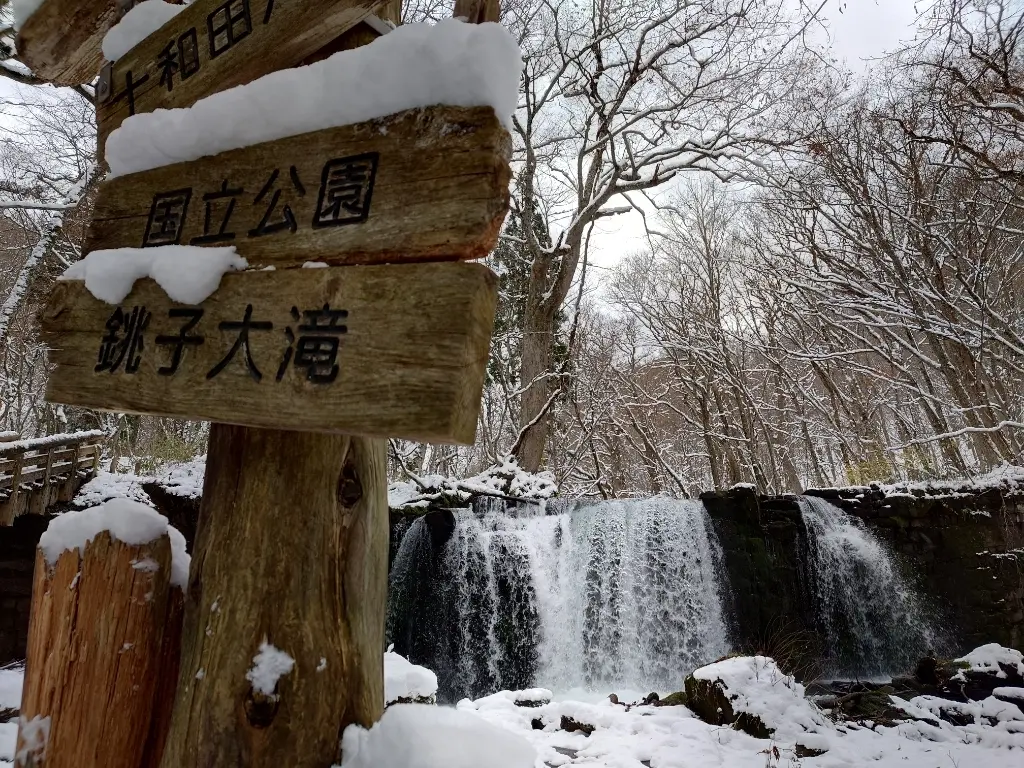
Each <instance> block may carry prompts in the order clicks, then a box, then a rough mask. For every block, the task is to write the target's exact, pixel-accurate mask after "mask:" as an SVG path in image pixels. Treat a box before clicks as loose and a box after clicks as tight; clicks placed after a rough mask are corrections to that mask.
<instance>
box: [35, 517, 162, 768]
mask: <svg viewBox="0 0 1024 768" xmlns="http://www.w3.org/2000/svg"><path fill="white" fill-rule="evenodd" d="M144 560H150V561H152V562H153V563H155V564H156V566H157V567H156V569H152V568H136V567H134V565H135V564H136V563H138V562H141V561H144ZM170 572H171V545H170V540H169V538H168V537H167V536H166V535H164V536H162V537H160V538H159V539H156V540H155V541H152V542H149V543H148V544H142V545H138V546H131V545H128V544H125V543H124V542H121V541H118V540H116V539H113V538H111V536H110V534H109V533H106V532H104V533H101V534H100V535H99V536H97V537H96V538H95V539H93V540H92V541H90V542H89V543H88V544H87V545H86V547H85V551H84V553H83V554H81V555H80V554H79V552H78V550H76V549H73V550H68V551H66V552H64V553H63V554H62V555H61V556H60V558H59V559H58V560H57V563H56V564H55V565H54V567H53V568H50V567H48V566H47V564H46V561H45V558H44V557H43V555H42V552H41V551H39V552H37V554H36V567H35V576H34V580H33V588H32V616H31V619H30V621H29V634H28V659H27V667H26V671H25V688H24V691H23V693H22V700H21V727H20V728H19V732H18V747H17V749H18V755H19V759H18V760H17V761H16V762H15V764H16V765H17V766H18V768H29V767H30V766H35V767H37V768H140V766H145V768H149V766H146V765H145V764H144V763H142V759H143V754H144V751H145V749H146V743H147V739H148V738H149V734H150V730H151V726H150V721H151V718H152V714H153V712H154V702H155V698H154V694H155V692H156V690H157V689H158V687H159V670H160V649H161V645H162V643H163V634H164V629H165V622H166V620H167V618H168V616H167V610H168V599H169V594H170V591H171V590H172V589H174V588H173V587H171V586H170ZM174 591H178V590H176V589H174ZM170 631H171V632H172V633H180V624H179V625H178V626H177V627H172V628H171V630H170ZM34 718H39V720H36V723H37V724H38V723H39V722H41V721H43V720H46V719H48V728H49V736H48V738H47V739H45V740H43V739H41V738H40V735H41V732H40V730H39V728H38V727H33V725H32V721H33V719H34Z"/></svg>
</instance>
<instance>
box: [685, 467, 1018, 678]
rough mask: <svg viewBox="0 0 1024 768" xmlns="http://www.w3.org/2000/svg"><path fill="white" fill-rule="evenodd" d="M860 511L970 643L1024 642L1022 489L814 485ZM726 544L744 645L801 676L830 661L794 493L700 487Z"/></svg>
mask: <svg viewBox="0 0 1024 768" xmlns="http://www.w3.org/2000/svg"><path fill="white" fill-rule="evenodd" d="M808 495H816V496H819V497H821V498H825V499H827V500H828V501H830V502H831V503H833V504H835V505H836V506H838V507H840V508H841V509H843V510H844V511H845V512H847V513H848V514H850V515H853V516H855V517H858V518H860V519H861V520H863V521H864V523H865V524H866V525H867V526H868V528H869V529H870V530H872V532H874V533H875V534H876V535H877V536H878V537H879V538H880V539H881V540H882V541H883V542H885V543H886V544H887V545H888V547H889V548H890V549H891V550H892V551H893V552H895V553H896V554H897V556H898V557H899V558H900V559H901V561H902V564H903V565H904V566H906V568H907V570H908V571H909V572H910V573H912V574H913V575H914V576H915V583H916V586H917V588H918V590H919V591H920V592H921V593H922V594H923V596H924V598H925V600H926V601H927V603H928V604H929V607H930V608H931V609H933V613H934V614H936V615H937V616H938V618H939V619H940V621H941V623H942V624H943V625H944V626H945V627H947V628H948V634H949V636H950V637H951V638H954V639H955V642H954V644H953V646H954V647H951V648H946V649H933V650H944V651H946V652H949V653H952V655H956V653H953V652H954V651H955V652H957V653H959V652H965V651H967V650H970V649H971V648H974V647H976V646H979V645H983V644H985V643H990V642H998V643H1000V644H1001V645H1004V646H1007V647H1011V648H1016V649H1018V650H1024V568H1022V564H1024V489H1003V490H999V489H993V490H988V491H984V492H978V491H976V490H975V491H974V492H968V490H967V489H964V490H963V491H962V492H960V495H948V494H947V495H944V496H938V495H926V494H924V493H923V492H922V493H918V494H917V495H915V494H914V493H907V494H899V495H889V496H887V495H885V494H884V493H883V492H882V490H881V488H878V487H873V488H847V489H841V490H837V489H830V490H817V491H813V490H812V491H808ZM701 500H702V501H703V502H704V504H705V506H706V508H707V510H708V513H709V515H710V516H711V519H712V520H713V522H714V525H715V530H716V532H717V533H718V537H719V540H720V542H721V546H722V551H723V566H724V568H725V571H726V576H727V580H728V582H729V583H730V585H731V590H730V591H731V598H730V605H729V606H728V607H729V609H730V618H731V622H730V624H731V627H730V628H731V630H732V634H733V640H734V643H735V645H736V646H737V647H738V649H739V650H741V651H743V652H746V653H754V652H757V653H762V654H764V655H767V656H771V657H773V658H775V659H776V660H777V661H778V662H779V663H780V665H781V666H782V667H783V668H784V669H787V670H788V671H791V672H793V673H794V674H796V676H797V677H798V678H799V679H804V680H808V679H813V678H815V677H817V676H818V675H819V674H820V673H821V671H822V670H820V669H816V668H815V666H814V664H815V660H816V659H819V658H820V657H821V656H822V651H823V649H824V648H823V647H824V644H825V643H826V640H825V636H824V634H823V633H822V630H821V627H820V626H818V624H817V622H816V616H815V611H814V595H813V587H812V586H811V585H813V583H814V582H813V574H811V573H809V572H808V562H809V558H808V552H807V543H806V542H807V538H806V537H807V533H806V529H805V527H804V524H803V521H802V518H801V514H800V507H799V499H798V498H797V497H796V496H763V495H759V494H757V493H756V491H754V489H752V488H746V487H740V488H734V489H732V490H729V491H724V492H717V493H706V494H703V495H702V496H701Z"/></svg>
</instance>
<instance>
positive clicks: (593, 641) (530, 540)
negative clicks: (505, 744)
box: [444, 498, 729, 691]
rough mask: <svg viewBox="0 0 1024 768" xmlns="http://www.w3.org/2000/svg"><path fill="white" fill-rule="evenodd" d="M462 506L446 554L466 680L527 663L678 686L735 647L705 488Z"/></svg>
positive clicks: (473, 682)
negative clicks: (697, 492)
mask: <svg viewBox="0 0 1024 768" xmlns="http://www.w3.org/2000/svg"><path fill="white" fill-rule="evenodd" d="M510 512H511V513H510ZM456 514H457V518H456V527H455V533H454V534H453V536H452V538H451V539H450V540H449V542H448V544H447V545H446V549H445V553H444V558H445V561H446V568H445V570H446V571H447V572H448V573H450V574H451V577H452V579H453V580H454V586H453V590H452V594H451V597H452V598H453V599H454V601H455V603H456V605H457V606H458V607H457V610H458V614H459V621H458V627H459V637H458V638H457V639H456V645H457V647H458V648H457V650H456V649H453V651H454V652H455V655H457V656H458V657H460V658H462V659H464V660H465V662H464V663H463V664H461V665H458V670H457V672H456V674H457V675H458V676H459V677H461V679H460V680H458V681H457V682H456V683H455V685H454V687H455V688H457V689H461V690H481V689H483V688H485V687H488V688H491V690H497V689H500V688H501V687H511V685H513V684H514V683H516V682H518V683H520V684H521V683H522V682H523V681H524V675H526V676H528V677H529V678H531V679H530V682H534V683H536V684H538V685H544V686H548V687H551V688H556V689H563V690H567V689H570V688H575V687H585V688H590V689H602V690H612V689H613V688H615V687H617V686H619V687H621V686H628V687H632V688H644V689H654V690H663V691H665V690H678V689H679V688H680V687H681V684H682V679H683V676H684V675H685V674H686V673H687V672H688V671H689V670H691V669H693V668H695V667H696V666H699V665H701V664H704V663H706V662H709V661H712V660H714V659H715V658H718V657H720V656H722V655H723V654H724V653H726V652H727V651H728V649H729V646H728V641H727V637H726V635H727V632H726V624H725V617H724V612H723V607H722V600H721V594H720V581H719V576H718V571H717V561H718V559H719V557H718V552H717V546H718V545H717V540H716V538H715V535H714V531H713V529H712V527H711V523H710V521H709V520H708V516H707V512H706V511H705V509H704V506H703V505H702V504H701V503H700V502H694V501H676V500H671V499H660V498H659V499H647V500H640V501H608V502H602V503H598V504H587V505H581V506H577V507H574V508H572V509H571V510H569V511H564V512H561V513H559V514H546V513H545V510H543V509H536V510H534V511H524V510H523V509H522V508H520V509H519V510H518V511H510V510H507V509H506V508H505V507H504V506H503V505H501V506H490V507H485V508H484V510H483V511H482V512H481V511H480V510H477V511H475V512H474V511H472V510H460V511H459V512H457V513H456ZM471 659H474V660H475V661H473V662H470V661H469V660H471ZM530 671H533V674H532V675H530V674H529V672H530Z"/></svg>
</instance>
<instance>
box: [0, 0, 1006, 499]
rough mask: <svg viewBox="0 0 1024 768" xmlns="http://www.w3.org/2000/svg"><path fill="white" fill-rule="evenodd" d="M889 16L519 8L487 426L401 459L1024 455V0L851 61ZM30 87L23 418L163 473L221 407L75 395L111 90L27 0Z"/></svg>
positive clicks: (833, 8) (726, 2)
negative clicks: (52, 60) (66, 340)
mask: <svg viewBox="0 0 1024 768" xmlns="http://www.w3.org/2000/svg"><path fill="white" fill-rule="evenodd" d="M870 2H872V0H848V2H841V1H840V0H614V1H607V0H586V1H585V2H573V1H571V0H514V1H513V2H504V3H503V4H502V5H503V17H502V23H503V24H504V25H505V26H506V27H507V28H509V29H510V30H511V31H512V32H513V34H514V35H515V36H516V37H517V38H518V40H519V42H520V45H521V47H522V50H523V53H524V59H525V69H524V76H523V81H522V84H521V93H520V106H519V110H518V111H517V114H516V117H515V123H514V131H513V141H514V162H513V167H514V173H515V177H514V180H513V184H512V212H511V214H510V216H509V218H508V220H507V222H506V227H505V231H504V232H503V235H502V238H501V242H500V244H499V247H498V248H497V249H496V250H495V251H494V253H493V254H491V256H490V257H489V259H488V263H489V264H490V266H491V267H492V268H493V269H494V270H495V271H496V272H497V273H498V275H499V277H500V283H501V294H500V301H499V309H498V316H497V320H496V326H495V334H494V340H493V343H492V350H491V358H490V361H489V366H488V379H487V384H486V389H485V393H484V400H483V407H482V413H481V417H480V423H479V427H478V430H477V441H476V444H475V445H473V446H469V447H456V446H431V445H422V444H414V443H408V442H405V441H397V440H393V441H391V450H390V454H389V459H390V467H389V470H390V472H391V474H392V476H393V477H394V478H395V479H407V478H414V479H415V478H424V477H427V476H429V475H446V476H455V477H460V476H461V477H464V476H467V475H470V474H473V473H475V472H479V471H481V470H483V469H485V468H486V467H488V466H491V465H494V464H496V463H501V462H502V460H503V459H504V457H505V456H507V455H513V456H514V457H515V458H516V459H517V461H518V462H519V464H520V465H521V466H522V467H523V468H525V469H527V470H530V471H537V470H548V471H550V472H551V473H553V475H554V478H555V480H556V482H557V483H558V484H559V486H560V487H561V488H562V492H563V493H564V494H566V495H573V496H597V497H605V498H611V497H621V496H647V495H652V494H659V493H661V494H669V495H679V496H688V495H693V494H695V493H698V492H699V491H701V490H707V489H710V488H722V487H728V486H730V485H732V484H735V483H740V482H750V483H756V484H757V485H758V486H759V487H760V488H761V489H762V490H764V491H768V492H785V491H799V490H801V489H802V488H804V487H807V486H824V485H834V484H849V483H854V484H856V483H864V482H867V481H870V480H883V481H896V480H916V479H931V478H938V477H952V476H971V475H974V474H978V473H981V472H985V471H988V470H990V469H993V468H995V467H998V466H1000V465H1002V464H1004V463H1020V462H1021V460H1022V456H1021V453H1022V450H1024V375H1022V374H1024V194H1022V191H1024V189H1022V182H1024V0H992V1H988V0H931V1H930V2H923V1H922V2H919V3H916V4H915V5H914V14H915V15H914V16H913V17H912V19H913V21H914V26H913V30H914V32H913V35H912V37H911V39H908V40H907V41H905V42H902V43H899V44H895V43H894V45H893V48H892V50H891V51H890V52H888V53H886V54H885V55H882V56H879V57H877V58H876V59H874V60H873V61H872V62H870V66H867V67H864V66H863V65H861V63H859V62H854V66H855V67H856V69H857V71H856V72H850V71H849V70H848V69H847V68H846V66H845V62H843V61H839V60H837V57H836V52H835V51H836V49H835V48H834V47H833V46H832V45H831V42H830V39H829V21H828V18H829V17H830V15H831V16H835V15H836V14H841V13H845V12H847V11H848V10H849V6H850V5H855V4H856V3H870ZM450 14H451V8H450V3H447V4H446V3H444V2H436V1H435V0H412V2H408V3H406V5H405V7H404V9H403V20H404V21H406V22H408V21H420V20H430V19H436V18H443V17H445V16H449V15H450ZM885 33H886V35H887V36H890V37H891V35H892V30H891V29H889V30H886V31H885ZM883 36H885V35H883ZM0 75H2V76H4V77H5V78H6V79H7V81H10V82H11V83H13V84H16V87H14V86H13V85H12V87H5V88H4V89H3V90H2V93H3V94H4V95H3V96H0V110H2V112H0V299H2V300H3V303H2V305H0V341H2V343H0V431H3V430H13V431H17V432H19V433H21V434H23V435H25V436H33V435H41V434H47V433H52V432H64V431H71V430H75V429H85V428H95V427H102V428H104V429H106V430H108V432H109V433H110V434H111V435H112V440H111V442H110V445H111V452H112V456H111V457H110V458H111V463H112V465H114V466H124V464H125V463H127V464H128V465H129V468H132V469H134V470H135V471H147V470H148V469H150V468H151V467H152V466H153V465H154V464H155V463H158V462H160V461H165V460H174V459H188V458H191V457H193V456H195V455H199V454H202V453H203V451H204V447H205V439H206V432H207V427H206V425H204V424H201V423H194V422H181V421H175V420H170V419H158V418H153V417H138V416H127V415H117V414H105V413H99V412H94V411H87V410H84V409H76V408H64V407H61V406H54V405H50V404H47V403H46V402H45V401H44V399H43V392H44V390H45V383H46V378H47V375H48V371H49V363H48V360H47V354H46V348H45V346H44V345H43V344H42V342H41V341H40V339H39V335H38V324H37V319H36V318H37V315H38V312H39V310H40V308H41V306H42V305H43V303H44V301H45V298H46V296H47V294H48V292H49V288H50V286H51V285H52V282H53V280H55V279H56V278H57V277H58V276H59V275H60V273H61V272H62V271H63V270H64V269H66V268H67V266H68V265H69V264H71V263H73V262H74V261H76V260H78V259H79V258H81V255H82V254H81V244H82V241H83V236H84V225H85V223H86V222H87V221H88V217H89V215H90V208H91V201H92V197H93V193H94V191H95V188H96V183H97V182H98V181H99V180H101V179H102V169H101V168H100V167H98V165H97V160H96V146H95V130H94V100H95V93H94V91H93V89H92V87H91V86H88V85H85V86H82V87H80V88H77V89H73V90H72V89H53V88H50V87H45V86H41V85H40V84H38V83H36V81H35V79H34V78H33V76H32V75H31V73H30V72H29V71H28V70H27V69H26V68H25V67H24V66H23V65H22V64H21V63H20V62H19V61H18V58H17V52H16V50H15V48H14V36H13V32H12V29H11V25H10V11H9V8H8V5H7V0H2V2H0ZM621 222H627V223H626V224H625V225H623V224H622V223H621Z"/></svg>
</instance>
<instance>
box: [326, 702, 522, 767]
mask: <svg viewBox="0 0 1024 768" xmlns="http://www.w3.org/2000/svg"><path fill="white" fill-rule="evenodd" d="M341 750H342V761H341V768H481V766H487V768H534V765H535V760H536V755H537V753H536V750H535V749H534V748H533V747H532V746H531V745H530V743H529V742H528V741H526V739H524V738H523V737H522V736H518V735H516V734H515V733H512V732H511V731H510V730H508V729H506V728H501V727H499V726H496V725H492V724H490V723H488V722H486V721H485V720H483V719H482V718H480V717H478V716H477V715H475V714H472V713H470V712H465V711H459V710H454V709H448V708H445V707H432V706H427V705H424V704H396V705H395V706H393V707H390V708H389V709H388V710H387V711H386V712H385V713H384V716H383V717H382V718H381V719H380V722H378V723H377V724H376V725H374V726H373V727H372V728H370V729H369V730H367V729H365V728H362V727H360V726H358V725H350V726H349V727H348V728H346V729H345V733H344V734H343V736H342V743H341Z"/></svg>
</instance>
